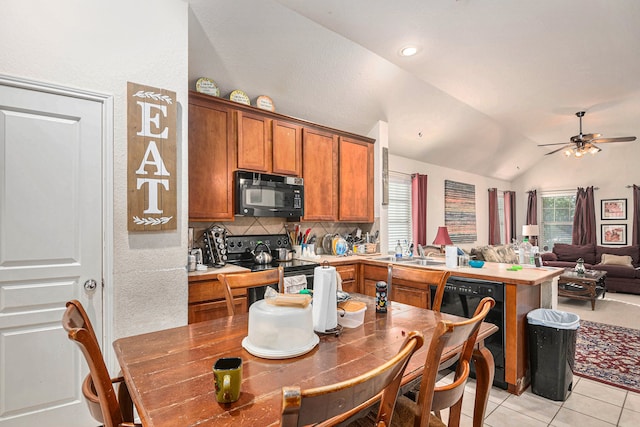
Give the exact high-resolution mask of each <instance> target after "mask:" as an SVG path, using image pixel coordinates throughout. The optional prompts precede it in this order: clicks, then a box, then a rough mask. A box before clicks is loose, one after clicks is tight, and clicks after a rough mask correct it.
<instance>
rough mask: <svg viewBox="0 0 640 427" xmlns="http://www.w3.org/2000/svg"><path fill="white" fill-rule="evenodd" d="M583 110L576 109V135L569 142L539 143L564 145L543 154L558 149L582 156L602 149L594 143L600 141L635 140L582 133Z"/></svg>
mask: <svg viewBox="0 0 640 427" xmlns="http://www.w3.org/2000/svg"><path fill="white" fill-rule="evenodd" d="M584 114H585V112H584V111H578V112H577V113H576V116H578V118H579V119H580V133H579V134H578V135H574V136H572V137H571V143H569V144H567V143H566V142H560V143H557V144H541V145H538V147H547V146H550V145H564V146H563V147H560V148H558V149H557V150H553V151H550V152H548V153H547V154H545V155H546V156H548V155H549V154H554V153H557V152H558V151H562V150H565V152H564V154H565V155H566V156H567V157H569V156H571V155H573V156H574V157H582V156H583V155H585V154H587V153H589V154H595V153H597V152H598V151H602V150H601V148H600V147H598V146H597V145H596V143H597V144H602V143H609V142H626V141H635V140H636V137H635V136H623V137H619V138H601V136H602V135H600V134H599V133H587V134H583V133H582V117H584Z"/></svg>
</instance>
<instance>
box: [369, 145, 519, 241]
mask: <svg viewBox="0 0 640 427" xmlns="http://www.w3.org/2000/svg"><path fill="white" fill-rule="evenodd" d="M389 170H390V171H396V172H401V173H406V174H411V173H421V174H425V175H428V181H427V243H430V242H432V241H433V239H434V238H435V237H436V232H437V230H438V227H439V226H443V225H444V181H445V180H452V181H458V182H463V183H465V184H473V185H475V189H476V232H477V235H478V237H477V241H476V242H474V243H466V244H459V246H460V247H461V248H464V249H471V248H472V247H475V246H479V245H486V244H487V242H488V241H489V225H488V224H489V219H488V218H489V195H488V190H489V188H492V187H496V188H497V189H498V190H511V183H509V182H507V181H500V180H497V179H491V178H487V177H483V176H480V175H475V174H471V173H467V172H461V171H458V170H454V169H449V168H444V167H441V166H437V165H432V164H429V163H422V162H418V161H416V160H413V159H407V158H404V157H399V156H395V155H389ZM523 212H524V211H523ZM381 226H382V225H381Z"/></svg>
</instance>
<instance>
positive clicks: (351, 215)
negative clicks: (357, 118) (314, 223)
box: [338, 137, 373, 222]
mask: <svg viewBox="0 0 640 427" xmlns="http://www.w3.org/2000/svg"><path fill="white" fill-rule="evenodd" d="M338 168H339V171H340V173H339V181H338V182H339V190H338V194H339V200H338V220H339V221H353V222H373V144H371V143H369V142H367V141H362V140H357V139H354V138H347V137H340V147H339V158H338Z"/></svg>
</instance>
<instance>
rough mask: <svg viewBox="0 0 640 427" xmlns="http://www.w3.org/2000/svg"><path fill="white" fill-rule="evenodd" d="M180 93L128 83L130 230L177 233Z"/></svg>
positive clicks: (128, 220) (128, 224) (128, 226)
mask: <svg viewBox="0 0 640 427" xmlns="http://www.w3.org/2000/svg"><path fill="white" fill-rule="evenodd" d="M176 109H177V107H176V94H175V92H171V91H168V90H164V89H157V88H154V87H149V86H143V85H139V84H136V83H131V82H128V83H127V128H128V135H127V141H128V150H127V151H128V153H127V154H128V159H127V179H128V184H127V189H128V193H129V196H128V200H127V201H128V212H127V215H128V219H127V228H128V230H129V231H160V230H175V229H176V228H177V212H178V206H177V196H176V194H177V189H176V165H177V160H176V159H177V152H176V128H177V121H176V120H177V113H176Z"/></svg>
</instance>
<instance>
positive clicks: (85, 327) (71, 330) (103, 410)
mask: <svg viewBox="0 0 640 427" xmlns="http://www.w3.org/2000/svg"><path fill="white" fill-rule="evenodd" d="M62 326H63V327H64V329H65V330H66V331H67V333H68V334H69V339H70V340H72V341H74V342H75V343H76V344H77V345H78V347H80V350H81V351H82V354H83V355H84V358H85V360H86V361H87V364H88V365H89V375H87V378H85V380H84V382H83V384H82V393H83V395H84V397H85V399H86V401H87V405H88V407H89V412H90V413H91V415H92V416H93V417H94V418H95V419H96V420H97V421H99V422H101V423H103V424H104V426H105V427H121V426H133V425H134V424H133V423H131V421H133V403H132V401H131V397H130V396H129V391H128V389H127V387H126V385H125V384H124V379H123V378H122V377H118V378H115V379H111V378H110V376H109V371H108V370H107V366H106V365H105V363H104V359H103V357H102V351H101V350H100V345H99V344H98V340H97V338H96V335H95V332H94V331H93V326H92V325H91V320H90V319H89V316H88V315H87V313H86V311H85V310H84V307H83V306H82V304H81V303H80V302H79V301H77V300H71V301H69V302H67V309H66V311H65V312H64V315H63V316H62ZM113 383H121V384H120V387H119V390H118V391H119V399H118V397H116V392H115V389H114V387H113Z"/></svg>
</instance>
